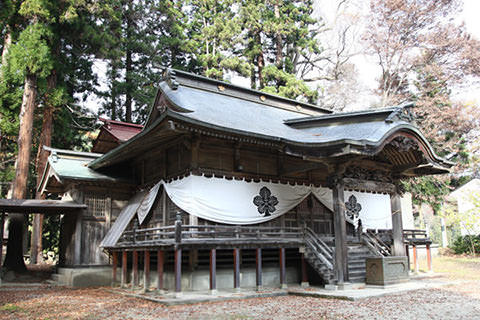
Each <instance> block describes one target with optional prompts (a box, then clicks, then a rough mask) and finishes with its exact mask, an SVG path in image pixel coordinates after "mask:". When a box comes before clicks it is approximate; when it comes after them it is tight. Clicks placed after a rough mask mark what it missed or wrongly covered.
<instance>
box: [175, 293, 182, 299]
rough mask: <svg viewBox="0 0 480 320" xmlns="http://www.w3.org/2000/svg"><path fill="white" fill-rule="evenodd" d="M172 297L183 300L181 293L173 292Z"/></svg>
mask: <svg viewBox="0 0 480 320" xmlns="http://www.w3.org/2000/svg"><path fill="white" fill-rule="evenodd" d="M173 296H174V297H175V299H180V298H183V293H182V292H175V293H174V294H173Z"/></svg>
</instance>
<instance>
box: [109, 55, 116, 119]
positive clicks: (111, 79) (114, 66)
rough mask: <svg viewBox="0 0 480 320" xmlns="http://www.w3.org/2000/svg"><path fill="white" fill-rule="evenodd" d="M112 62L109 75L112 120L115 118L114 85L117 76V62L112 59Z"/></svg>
mask: <svg viewBox="0 0 480 320" xmlns="http://www.w3.org/2000/svg"><path fill="white" fill-rule="evenodd" d="M111 64H112V74H111V76H110V82H111V84H112V87H111V91H110V99H111V101H110V112H111V113H112V114H111V118H112V120H117V88H116V87H115V80H116V78H117V62H116V61H113V62H111Z"/></svg>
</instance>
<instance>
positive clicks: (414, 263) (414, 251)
mask: <svg viewBox="0 0 480 320" xmlns="http://www.w3.org/2000/svg"><path fill="white" fill-rule="evenodd" d="M412 248H413V268H414V271H415V273H418V260H417V246H416V245H412Z"/></svg>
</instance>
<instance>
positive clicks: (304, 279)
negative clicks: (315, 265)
mask: <svg viewBox="0 0 480 320" xmlns="http://www.w3.org/2000/svg"><path fill="white" fill-rule="evenodd" d="M301 262H302V283H301V284H300V286H301V287H302V288H307V287H308V286H309V283H308V273H307V261H305V253H303V252H302V256H301Z"/></svg>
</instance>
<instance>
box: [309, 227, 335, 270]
mask: <svg viewBox="0 0 480 320" xmlns="http://www.w3.org/2000/svg"><path fill="white" fill-rule="evenodd" d="M304 241H305V245H306V246H307V247H308V248H309V249H310V252H312V253H313V254H314V255H315V256H316V258H317V259H318V260H320V261H321V262H322V263H323V264H324V265H325V267H326V268H327V269H329V270H332V271H333V263H334V262H333V256H334V253H333V250H332V248H330V247H329V246H328V245H327V244H326V243H325V242H323V241H322V239H320V237H319V236H318V235H317V234H316V233H315V232H313V230H312V229H310V228H308V227H305V228H304Z"/></svg>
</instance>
